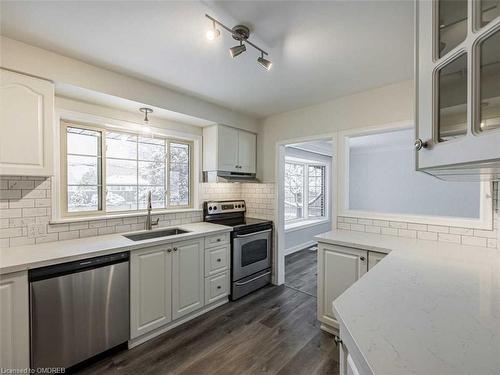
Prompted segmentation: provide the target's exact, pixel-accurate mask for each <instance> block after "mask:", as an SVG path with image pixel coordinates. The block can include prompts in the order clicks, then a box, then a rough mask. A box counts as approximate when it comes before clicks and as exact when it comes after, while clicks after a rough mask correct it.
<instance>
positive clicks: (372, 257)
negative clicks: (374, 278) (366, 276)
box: [368, 251, 387, 271]
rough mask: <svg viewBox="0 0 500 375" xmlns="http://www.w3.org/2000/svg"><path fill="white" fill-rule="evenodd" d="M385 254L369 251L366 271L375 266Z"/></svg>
mask: <svg viewBox="0 0 500 375" xmlns="http://www.w3.org/2000/svg"><path fill="white" fill-rule="evenodd" d="M386 255H387V254H384V253H376V252H374V251H369V252H368V271H370V270H371V269H372V268H373V267H375V266H376V265H377V264H378V262H380V261H381V260H382V259H384V257H385V256H386Z"/></svg>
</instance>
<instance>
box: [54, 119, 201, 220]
mask: <svg viewBox="0 0 500 375" xmlns="http://www.w3.org/2000/svg"><path fill="white" fill-rule="evenodd" d="M68 127H70V128H71V127H75V128H81V129H87V130H92V131H97V132H100V133H101V157H100V162H101V166H100V170H101V176H100V178H101V202H100V206H101V209H100V210H92V211H80V212H69V211H68V183H67V182H68V173H67V156H68V153H67V136H66V134H67V128H68ZM106 132H113V133H124V134H131V135H134V136H138V137H141V136H144V134H143V133H141V132H140V128H138V129H137V130H131V129H127V128H122V127H114V126H113V127H110V126H107V125H99V124H96V123H88V122H82V121H79V120H76V121H75V120H70V119H64V118H62V117H61V118H60V120H59V135H60V147H59V150H60V157H59V161H60V163H59V164H60V165H59V168H60V169H59V170H60V176H61V178H60V181H59V207H60V209H59V212H60V218H61V220H65V219H79V218H83V219H84V218H90V217H96V218H99V217H108V216H109V217H113V216H119V217H122V216H136V215H141V214H143V213H145V212H146V211H147V209H137V210H125V211H123V210H122V211H107V210H106V208H107V207H106V194H107V181H106ZM153 134H154V136H155V137H157V138H162V139H165V146H166V147H165V188H166V193H165V207H160V208H153V209H152V212H155V213H157V212H169V211H173V212H176V211H179V210H189V209H194V207H195V203H194V197H195V193H194V189H195V181H194V176H195V172H194V167H195V161H194V147H195V144H194V141H192V140H186V139H182V138H179V137H175V136H169V135H165V134H157V133H153ZM171 143H177V144H185V145H188V146H189V148H188V150H189V154H188V157H189V195H188V204H187V205H173V206H172V205H170V189H169V178H170V168H169V165H170V164H169V158H170V144H171ZM137 160H139V159H138V155H137ZM137 187H139V185H137ZM56 221H57V220H56Z"/></svg>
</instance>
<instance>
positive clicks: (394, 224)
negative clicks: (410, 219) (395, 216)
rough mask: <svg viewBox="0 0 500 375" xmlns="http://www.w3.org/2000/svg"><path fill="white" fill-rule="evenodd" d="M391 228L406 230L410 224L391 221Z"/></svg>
mask: <svg viewBox="0 0 500 375" xmlns="http://www.w3.org/2000/svg"><path fill="white" fill-rule="evenodd" d="M389 227H391V228H397V229H406V228H408V223H403V222H401V221H391V222H389Z"/></svg>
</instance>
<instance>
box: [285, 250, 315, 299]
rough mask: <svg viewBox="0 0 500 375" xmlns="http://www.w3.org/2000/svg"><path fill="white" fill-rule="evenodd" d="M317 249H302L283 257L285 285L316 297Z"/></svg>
mask: <svg viewBox="0 0 500 375" xmlns="http://www.w3.org/2000/svg"><path fill="white" fill-rule="evenodd" d="M316 256H317V251H316V250H310V249H309V248H308V249H304V250H300V251H297V252H296V253H293V254H290V255H287V256H286V257H285V285H286V286H289V287H290V288H293V289H296V290H299V291H301V292H304V293H307V294H309V295H311V296H314V297H316V294H317V290H316V285H317V281H316V277H317V273H318V271H317V260H316Z"/></svg>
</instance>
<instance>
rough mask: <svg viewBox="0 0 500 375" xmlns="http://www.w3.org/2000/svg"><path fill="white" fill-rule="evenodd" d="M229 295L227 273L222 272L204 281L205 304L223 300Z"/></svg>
mask: <svg viewBox="0 0 500 375" xmlns="http://www.w3.org/2000/svg"><path fill="white" fill-rule="evenodd" d="M228 294H229V273H228V272H222V273H220V274H218V275H215V276H211V277H207V278H206V279H205V303H206V304H209V303H212V302H215V301H218V300H220V299H222V298H225V297H226V296H227V295H228Z"/></svg>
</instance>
